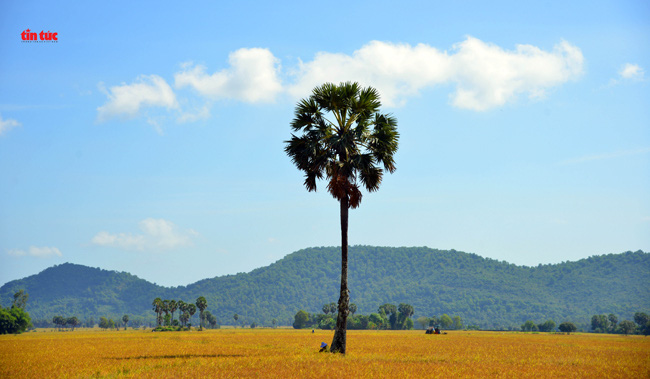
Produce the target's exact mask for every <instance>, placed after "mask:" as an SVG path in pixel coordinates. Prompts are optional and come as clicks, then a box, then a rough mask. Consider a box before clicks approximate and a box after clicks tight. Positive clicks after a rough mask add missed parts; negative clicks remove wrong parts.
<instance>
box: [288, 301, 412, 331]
mask: <svg viewBox="0 0 650 379" xmlns="http://www.w3.org/2000/svg"><path fill="white" fill-rule="evenodd" d="M322 311H323V313H322V314H309V313H307V312H305V311H304V310H302V309H301V310H299V311H298V313H296V315H295V316H294V322H293V327H294V328H295V329H303V328H319V329H328V330H331V329H334V328H335V327H336V318H337V316H338V315H337V313H338V305H337V304H336V303H329V304H325V305H323V307H322ZM348 311H349V315H350V316H349V317H348V318H347V328H348V329H392V330H400V329H413V320H412V319H411V317H412V316H413V313H414V312H415V309H414V308H413V306H412V305H410V304H406V303H400V304H399V305H398V306H395V305H394V304H389V303H386V304H383V305H381V306H379V308H378V309H377V313H372V314H370V315H369V316H366V315H355V313H356V312H357V305H356V304H354V303H351V304H350V306H349V307H348Z"/></svg>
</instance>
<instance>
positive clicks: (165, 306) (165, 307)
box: [162, 300, 171, 325]
mask: <svg viewBox="0 0 650 379" xmlns="http://www.w3.org/2000/svg"><path fill="white" fill-rule="evenodd" d="M162 311H163V312H165V325H167V316H169V300H163V302H162ZM169 325H171V320H169Z"/></svg>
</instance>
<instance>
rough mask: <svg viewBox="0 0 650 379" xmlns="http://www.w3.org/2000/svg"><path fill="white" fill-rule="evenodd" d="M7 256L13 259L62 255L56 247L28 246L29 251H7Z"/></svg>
mask: <svg viewBox="0 0 650 379" xmlns="http://www.w3.org/2000/svg"><path fill="white" fill-rule="evenodd" d="M8 254H9V255H13V256H15V257H24V256H31V257H39V258H48V257H52V256H56V257H61V256H63V254H61V251H60V250H59V249H57V248H56V247H36V246H30V247H29V249H27V250H19V249H13V250H9V251H8Z"/></svg>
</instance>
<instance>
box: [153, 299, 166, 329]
mask: <svg viewBox="0 0 650 379" xmlns="http://www.w3.org/2000/svg"><path fill="white" fill-rule="evenodd" d="M151 305H152V306H153V310H154V312H156V322H157V323H158V326H160V324H161V323H162V308H163V301H162V300H161V299H160V298H159V297H157V298H155V299H154V301H153V303H151Z"/></svg>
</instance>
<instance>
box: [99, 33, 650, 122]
mask: <svg viewBox="0 0 650 379" xmlns="http://www.w3.org/2000/svg"><path fill="white" fill-rule="evenodd" d="M583 62H584V58H583V55H582V52H581V51H580V49H579V48H578V47H576V46H574V45H571V44H570V43H568V42H566V41H561V42H560V43H558V44H557V45H555V47H554V48H553V50H552V51H545V50H542V49H541V48H539V47H536V46H532V45H517V46H516V47H515V49H514V50H505V49H503V48H502V47H500V46H497V45H494V44H490V43H486V42H483V41H481V40H479V39H477V38H473V37H467V38H466V39H465V40H464V41H462V42H460V43H457V44H455V45H454V46H453V47H452V48H451V50H449V51H441V50H438V49H437V48H435V47H432V46H430V45H427V44H418V45H415V46H411V45H409V44H397V43H389V42H381V41H372V42H370V43H368V44H366V45H364V46H362V47H361V48H360V49H358V50H356V51H354V52H353V53H352V54H351V55H347V54H343V53H331V52H319V53H317V54H316V56H315V57H314V59H313V60H311V61H308V62H302V61H300V62H299V63H298V65H297V67H294V68H291V69H289V70H287V72H286V73H287V74H288V78H289V79H290V81H288V82H285V83H283V82H282V80H281V79H280V73H281V68H280V61H279V59H277V58H276V57H275V56H274V55H273V54H272V53H271V51H270V50H268V49H263V48H251V49H247V48H242V49H239V50H236V51H234V52H232V53H231V54H230V55H229V64H230V66H229V67H228V68H224V69H222V70H220V71H216V72H214V73H212V74H210V73H208V72H207V68H206V67H205V66H202V65H195V64H194V63H191V62H188V63H184V64H182V65H181V70H180V71H179V72H177V73H176V74H174V85H175V87H176V89H177V90H180V89H183V88H185V87H189V88H191V89H194V90H195V91H196V92H197V93H198V94H199V95H200V96H202V97H205V98H208V99H209V100H208V101H212V100H223V99H230V100H236V101H242V102H247V103H259V102H272V101H274V100H276V99H277V98H278V96H279V95H281V94H283V93H288V94H290V95H291V96H293V97H294V98H301V97H306V96H308V95H309V94H310V93H311V90H312V89H313V88H314V87H316V86H318V85H321V84H323V83H325V82H334V83H338V82H342V81H348V80H350V81H358V82H360V83H361V84H362V85H365V86H368V85H370V86H373V87H375V88H377V90H379V93H380V94H381V96H382V102H383V103H384V104H385V105H387V106H399V105H403V104H404V103H405V102H406V101H407V100H408V99H409V98H410V97H413V96H418V95H419V94H420V92H421V91H423V90H425V89H427V88H432V87H435V86H442V85H446V86H450V87H451V88H452V93H451V94H450V96H449V97H450V103H451V104H452V105H453V106H455V107H458V108H463V109H470V110H475V111H484V110H488V109H492V108H495V107H499V106H502V105H505V104H507V103H509V102H513V101H515V100H516V99H517V98H518V97H520V96H528V97H529V98H541V97H544V96H545V95H546V92H547V91H548V90H550V89H552V88H555V87H557V86H560V85H562V84H563V83H566V82H567V81H569V80H574V79H577V78H578V77H579V76H580V75H581V74H582V72H583ZM635 67H637V68H638V66H635ZM630 70H631V71H630ZM639 70H640V68H638V69H636V71H634V70H633V69H629V70H628V71H629V73H628V71H625V72H626V74H625V75H637V76H638V75H642V74H643V71H642V70H641V71H639ZM639 72H640V74H639ZM622 75H623V74H622ZM104 92H105V93H106V95H107V96H108V102H107V103H106V104H104V105H103V106H101V107H99V108H98V109H97V111H98V120H100V121H103V120H106V119H108V118H111V117H116V116H126V117H134V116H136V115H138V113H139V112H140V111H141V109H142V108H144V107H164V108H167V110H172V109H175V110H177V114H176V122H177V123H185V122H194V121H197V120H200V119H205V118H208V117H210V108H209V103H207V104H206V105H205V106H203V107H202V108H201V107H194V109H192V110H189V111H188V110H181V109H180V108H181V107H179V105H178V102H177V100H176V95H175V93H174V91H172V89H171V88H170V86H169V85H168V84H167V82H165V80H164V79H162V78H161V77H159V76H157V75H149V76H144V75H143V76H140V77H139V78H138V80H137V81H136V82H135V83H132V84H122V85H120V86H114V87H111V88H110V90H109V91H106V90H104ZM182 100H184V101H181V103H187V102H186V101H185V100H186V99H182ZM149 120H150V121H149V122H151V123H152V125H154V127H156V130H157V131H158V132H159V133H162V129H161V127H160V125H159V124H158V123H157V121H153V122H152V121H151V120H153V119H151V118H150V117H149Z"/></svg>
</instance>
